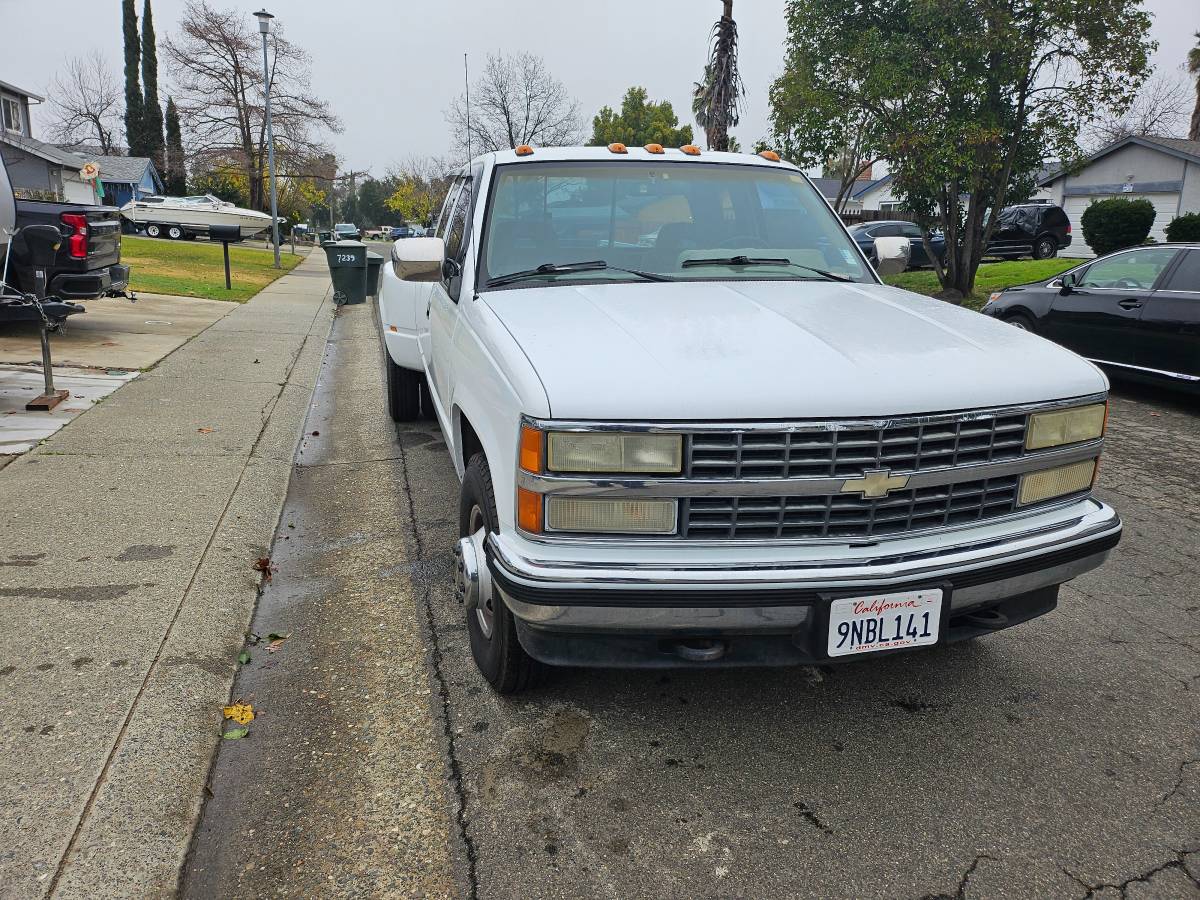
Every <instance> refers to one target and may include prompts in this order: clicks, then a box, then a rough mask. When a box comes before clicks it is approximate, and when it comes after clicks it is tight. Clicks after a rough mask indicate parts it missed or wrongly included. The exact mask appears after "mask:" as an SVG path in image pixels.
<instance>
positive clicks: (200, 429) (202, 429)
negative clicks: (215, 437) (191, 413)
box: [196, 428, 216, 434]
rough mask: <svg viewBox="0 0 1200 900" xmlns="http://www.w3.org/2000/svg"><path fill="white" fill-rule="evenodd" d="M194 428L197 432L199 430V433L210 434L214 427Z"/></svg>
mask: <svg viewBox="0 0 1200 900" xmlns="http://www.w3.org/2000/svg"><path fill="white" fill-rule="evenodd" d="M196 430H197V431H198V432H200V433H201V434H212V433H213V432H214V431H215V430H216V429H215V428H197V429H196Z"/></svg>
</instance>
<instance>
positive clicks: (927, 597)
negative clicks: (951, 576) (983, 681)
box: [828, 588, 942, 656]
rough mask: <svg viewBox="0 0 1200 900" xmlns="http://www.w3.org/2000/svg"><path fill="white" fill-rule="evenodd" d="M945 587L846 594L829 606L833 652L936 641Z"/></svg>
mask: <svg viewBox="0 0 1200 900" xmlns="http://www.w3.org/2000/svg"><path fill="white" fill-rule="evenodd" d="M941 616H942V590H941V588H935V589H932V590H926V591H901V592H899V593H895V594H876V595H874V596H871V597H842V598H841V599H839V600H834V601H833V602H832V603H831V604H830V607H829V647H828V653H829V655H830V656H850V655H852V654H855V653H874V652H876V651H879V650H896V649H899V648H901V647H924V646H927V645H929V644H936V643H937V639H938V626H939V625H940V624H941Z"/></svg>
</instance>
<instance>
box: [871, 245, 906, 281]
mask: <svg viewBox="0 0 1200 900" xmlns="http://www.w3.org/2000/svg"><path fill="white" fill-rule="evenodd" d="M911 254H912V244H911V242H910V241H909V239H908V238H905V237H878V238H875V258H876V259H877V260H878V262H877V263H876V264H875V271H876V272H878V273H879V274H880V275H899V274H900V273H901V272H903V271H904V270H905V269H907V268H908V260H909V257H910V256H911Z"/></svg>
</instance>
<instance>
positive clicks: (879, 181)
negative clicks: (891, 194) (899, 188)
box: [850, 173, 892, 200]
mask: <svg viewBox="0 0 1200 900" xmlns="http://www.w3.org/2000/svg"><path fill="white" fill-rule="evenodd" d="M891 180H892V175H891V174H890V173H889V174H887V175H884V176H883V177H882V178H876V179H875V180H874V181H869V182H867V183H866V184H864V185H863V186H862V187H860V188H858V190H855V191H852V192H851V193H850V196H851V197H853V198H855V199H856V200H857V199H858V198H859V197H861V196H862V195H863V194H866V193H869V192H870V191H873V190H874V189H875V188H877V187H883V186H884V185H886V184H889V183H890V182H891Z"/></svg>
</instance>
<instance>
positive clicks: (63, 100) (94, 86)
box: [46, 50, 124, 156]
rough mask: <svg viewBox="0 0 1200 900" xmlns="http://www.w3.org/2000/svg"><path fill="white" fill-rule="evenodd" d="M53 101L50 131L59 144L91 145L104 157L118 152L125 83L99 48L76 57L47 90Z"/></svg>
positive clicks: (69, 61)
mask: <svg viewBox="0 0 1200 900" xmlns="http://www.w3.org/2000/svg"><path fill="white" fill-rule="evenodd" d="M46 95H47V97H48V98H49V100H50V116H51V119H50V122H49V124H48V126H47V131H48V133H49V135H50V136H51V138H53V139H54V140H55V141H58V142H59V143H63V144H70V145H72V146H90V147H96V148H97V149H99V151H100V154H101V155H102V156H109V155H111V154H113V153H115V152H118V149H119V148H118V145H117V139H118V135H119V134H120V132H121V115H122V113H123V111H124V107H123V106H122V104H121V86H120V85H119V84H118V83H117V79H116V78H115V77H114V75H113V73H112V71H111V70H110V69H109V67H108V60H106V59H105V58H104V54H103V53H101V52H100V51H99V50H93V51H92V52H91V53H90V54H88V55H87V56H72V57H70V58H68V59H67V61H66V69H65V71H63V72H62V73H60V74H59V75H57V76H55V78H54V81H53V82H52V83H51V85H50V87H48V88H47V89H46Z"/></svg>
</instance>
